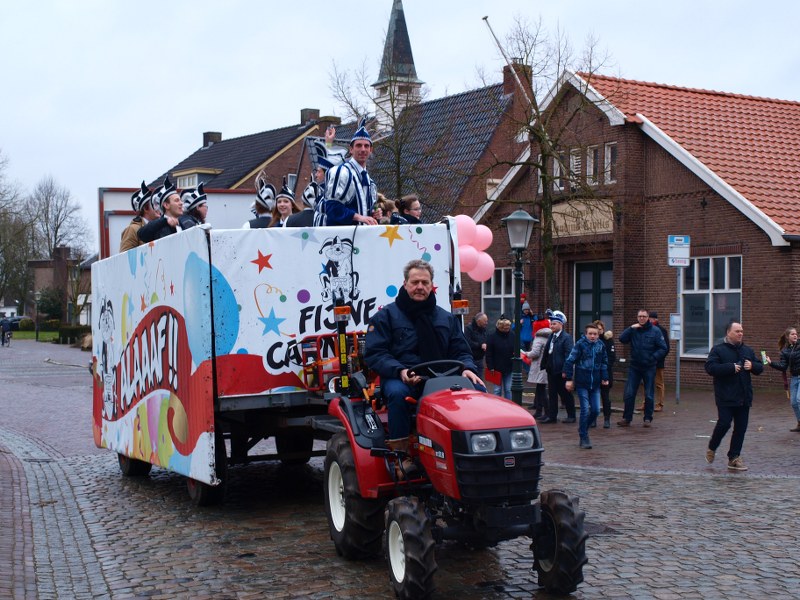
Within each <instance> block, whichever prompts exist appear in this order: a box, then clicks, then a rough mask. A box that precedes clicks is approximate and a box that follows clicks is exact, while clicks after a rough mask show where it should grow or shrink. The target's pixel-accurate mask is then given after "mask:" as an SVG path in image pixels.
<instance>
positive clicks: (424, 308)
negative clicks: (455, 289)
mask: <svg viewBox="0 0 800 600" xmlns="http://www.w3.org/2000/svg"><path fill="white" fill-rule="evenodd" d="M395 303H396V304H397V308H399V309H400V311H401V312H402V313H403V314H404V315H405V316H406V317H408V320H409V321H411V322H412V323H413V324H414V329H415V330H416V332H417V353H418V354H419V357H420V359H421V360H422V362H428V361H431V360H444V359H446V358H447V353H446V351H445V348H444V347H443V346H444V344H443V343H442V340H440V339H439V336H438V335H436V329H435V328H434V326H433V317H434V315H435V314H436V296H435V295H434V293H433V292H431V294H430V295H429V296H428V297H427V298H426V299H425V300H423V301H422V302H418V301H416V300H412V299H411V297H410V296H409V295H408V292H407V291H406V288H404V287H401V288H400V292H399V293H398V294H397V299H396V300H395Z"/></svg>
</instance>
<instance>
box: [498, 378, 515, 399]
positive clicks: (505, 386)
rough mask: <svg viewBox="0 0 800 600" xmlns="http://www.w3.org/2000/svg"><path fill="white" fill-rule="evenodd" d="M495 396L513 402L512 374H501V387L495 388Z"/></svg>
mask: <svg viewBox="0 0 800 600" xmlns="http://www.w3.org/2000/svg"><path fill="white" fill-rule="evenodd" d="M494 395H495V396H502V397H503V398H505V399H506V400H511V373H508V374H507V375H503V374H502V373H501V374H500V385H496V386H494Z"/></svg>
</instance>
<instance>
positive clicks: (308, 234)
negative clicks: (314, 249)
mask: <svg viewBox="0 0 800 600" xmlns="http://www.w3.org/2000/svg"><path fill="white" fill-rule="evenodd" d="M292 237H295V238H297V239H299V240H300V250H305V249H306V246H307V245H308V243H309V242H314V244H317V243H318V242H317V238H316V236H315V235H314V230H313V229H304V230H303V231H298V232H297V233H293V234H292Z"/></svg>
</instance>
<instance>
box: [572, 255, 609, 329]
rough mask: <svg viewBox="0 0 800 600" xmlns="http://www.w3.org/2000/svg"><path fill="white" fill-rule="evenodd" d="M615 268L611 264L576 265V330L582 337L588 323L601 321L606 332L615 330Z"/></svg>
mask: <svg viewBox="0 0 800 600" xmlns="http://www.w3.org/2000/svg"><path fill="white" fill-rule="evenodd" d="M613 286H614V266H613V263H610V262H594V263H578V264H576V265H575V328H574V333H575V336H576V337H580V336H581V334H582V333H583V328H584V326H585V325H586V324H587V323H591V322H592V321H595V320H597V319H600V320H601V321H603V323H605V325H606V331H608V330H613V329H614V317H613V314H612V307H613V298H614V287H613Z"/></svg>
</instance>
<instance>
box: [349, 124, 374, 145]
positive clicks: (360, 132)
mask: <svg viewBox="0 0 800 600" xmlns="http://www.w3.org/2000/svg"><path fill="white" fill-rule="evenodd" d="M357 140H367V141H368V142H369V143H370V146H371V145H372V138H371V137H370V136H369V131H367V117H363V118H362V119H361V123H360V124H359V125H358V129H356V132H355V133H354V134H353V139H351V140H350V145H351V146H352V145H353V144H354V143H355V142H356V141H357Z"/></svg>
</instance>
